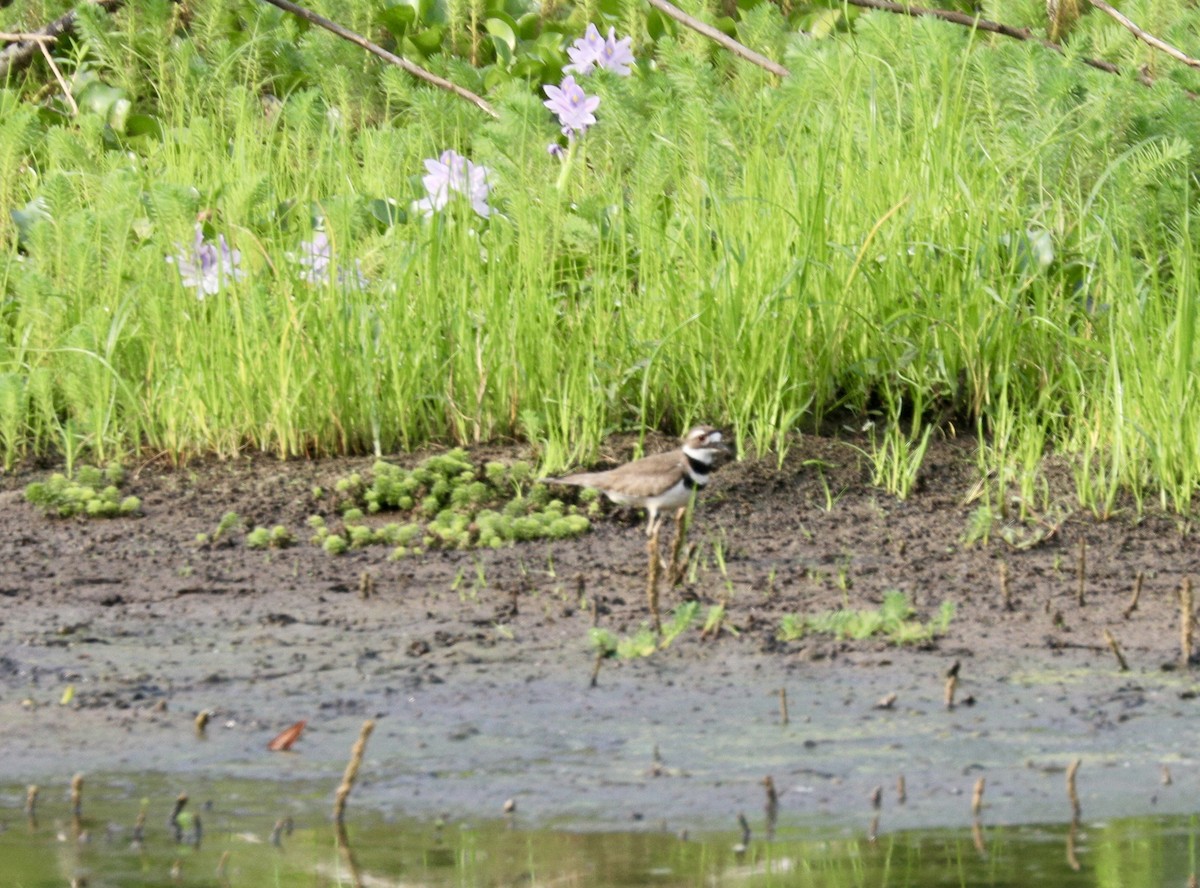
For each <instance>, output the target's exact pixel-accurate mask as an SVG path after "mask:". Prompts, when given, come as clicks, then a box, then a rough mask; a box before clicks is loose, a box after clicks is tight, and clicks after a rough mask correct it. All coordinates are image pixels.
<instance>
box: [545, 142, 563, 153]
mask: <svg viewBox="0 0 1200 888" xmlns="http://www.w3.org/2000/svg"><path fill="white" fill-rule="evenodd" d="M546 153H547V154H549V155H550V156H551V157H562V156H563V154H565V153H566V152H564V151H563V147H562V145H560V144H558V142H551V143H550V144H549V145H547V146H546Z"/></svg>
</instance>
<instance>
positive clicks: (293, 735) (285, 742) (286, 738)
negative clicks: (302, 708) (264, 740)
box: [267, 721, 308, 752]
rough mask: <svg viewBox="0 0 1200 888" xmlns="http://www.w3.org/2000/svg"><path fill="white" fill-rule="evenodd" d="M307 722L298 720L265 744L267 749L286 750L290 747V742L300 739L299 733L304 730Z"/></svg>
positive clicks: (273, 750) (272, 750) (274, 750)
mask: <svg viewBox="0 0 1200 888" xmlns="http://www.w3.org/2000/svg"><path fill="white" fill-rule="evenodd" d="M306 724H308V722H306V721H298V722H296V723H295V724H294V725H292V726H291V727H290V728H288V729H287V730H286V731H283V732H282V733H280V734H279V736H277V737H276V738H275V739H274V740H272V741H271V742H270V743H268V744H267V749H269V750H270V751H271V752H287V751H288V750H289V749H291V748H292V744H293V743H295V742H296V741H297V740H299V739H300V735H301V734H302V733H303V732H304V726H305V725H306Z"/></svg>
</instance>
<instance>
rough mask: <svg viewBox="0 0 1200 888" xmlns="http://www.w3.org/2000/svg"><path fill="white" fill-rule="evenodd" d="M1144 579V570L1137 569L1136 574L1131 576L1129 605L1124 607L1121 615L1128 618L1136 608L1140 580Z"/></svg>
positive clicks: (1139, 592) (1140, 595)
mask: <svg viewBox="0 0 1200 888" xmlns="http://www.w3.org/2000/svg"><path fill="white" fill-rule="evenodd" d="M1145 579H1146V572H1145V571H1143V570H1139V571H1138V572H1137V576H1136V577H1134V578H1133V595H1132V596H1130V598H1129V606H1128V607H1126V608H1125V611H1124V613H1123V614H1122V616H1123V617H1124V618H1125V619H1126V620H1128V619H1129V617H1130V616H1131V615H1132V614H1133V612H1134V611H1135V610H1137V609H1138V599H1139V598H1141V597H1142V581H1143V580H1145Z"/></svg>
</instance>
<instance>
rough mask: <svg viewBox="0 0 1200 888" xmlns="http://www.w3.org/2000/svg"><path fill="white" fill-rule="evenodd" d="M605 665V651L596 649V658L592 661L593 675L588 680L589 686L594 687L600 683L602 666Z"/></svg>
mask: <svg viewBox="0 0 1200 888" xmlns="http://www.w3.org/2000/svg"><path fill="white" fill-rule="evenodd" d="M603 665H604V651H596V659H595V660H594V661H593V662H592V677H591V678H590V679H589V680H588V687H589V688H594V687H596V686H597V685H598V684H600V667H601V666H603Z"/></svg>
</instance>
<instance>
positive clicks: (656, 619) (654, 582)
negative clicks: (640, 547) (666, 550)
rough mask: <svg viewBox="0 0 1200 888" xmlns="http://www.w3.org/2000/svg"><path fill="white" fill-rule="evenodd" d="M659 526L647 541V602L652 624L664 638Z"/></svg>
mask: <svg viewBox="0 0 1200 888" xmlns="http://www.w3.org/2000/svg"><path fill="white" fill-rule="evenodd" d="M658 528H659V525H657V524H656V525H655V526H654V530H653V531H652V532H651V534H650V540H649V542H647V543H646V551H647V552H648V553H649V555H650V567H649V574H648V575H647V577H646V603H647V605H648V606H649V608H650V626H651V628H652V629H654V634H655V635H656V636H657V637H659V638H662V616H661V614H660V613H659V608H658V579H659V577H660V576H661V574H662V555H661V553H660V552H659V549H658Z"/></svg>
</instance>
